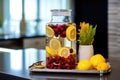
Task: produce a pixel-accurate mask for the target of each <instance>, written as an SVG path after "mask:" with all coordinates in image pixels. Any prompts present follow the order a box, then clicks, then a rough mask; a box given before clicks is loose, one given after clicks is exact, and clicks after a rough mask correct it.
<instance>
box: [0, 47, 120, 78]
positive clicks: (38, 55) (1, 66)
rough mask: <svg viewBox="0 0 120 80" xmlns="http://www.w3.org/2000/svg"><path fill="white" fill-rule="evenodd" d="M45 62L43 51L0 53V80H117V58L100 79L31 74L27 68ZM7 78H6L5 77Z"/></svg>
mask: <svg viewBox="0 0 120 80" xmlns="http://www.w3.org/2000/svg"><path fill="white" fill-rule="evenodd" d="M39 60H45V50H44V49H39V50H38V49H34V48H29V49H22V50H10V51H9V52H0V79H3V80H8V76H9V80H29V79H31V80H119V79H120V75H119V72H120V69H119V67H120V64H119V61H120V59H119V58H114V57H110V58H109V61H110V64H111V66H112V71H111V73H109V74H105V75H103V76H102V77H100V75H98V74H96V75H95V74H74V73H69V74H68V73H31V72H30V71H29V69H28V67H29V66H30V65H31V64H33V63H34V62H37V61H39ZM6 76H7V77H6ZM11 76H12V77H11Z"/></svg>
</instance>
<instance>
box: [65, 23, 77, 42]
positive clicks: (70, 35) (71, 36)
mask: <svg viewBox="0 0 120 80" xmlns="http://www.w3.org/2000/svg"><path fill="white" fill-rule="evenodd" d="M66 37H67V39H68V40H69V41H75V40H76V27H75V26H74V25H70V26H69V27H68V28H67V30H66Z"/></svg>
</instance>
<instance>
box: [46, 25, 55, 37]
mask: <svg viewBox="0 0 120 80" xmlns="http://www.w3.org/2000/svg"><path fill="white" fill-rule="evenodd" d="M54 34H55V32H54V30H53V29H52V28H51V27H50V26H47V27H46V35H47V37H53V36H54Z"/></svg>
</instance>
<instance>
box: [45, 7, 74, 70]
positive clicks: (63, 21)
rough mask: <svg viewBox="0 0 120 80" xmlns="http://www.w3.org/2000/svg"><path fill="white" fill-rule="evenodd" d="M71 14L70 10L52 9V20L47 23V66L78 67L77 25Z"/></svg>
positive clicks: (53, 67)
mask: <svg viewBox="0 0 120 80" xmlns="http://www.w3.org/2000/svg"><path fill="white" fill-rule="evenodd" d="M70 16H71V12H70V10H64V9H62V10H52V20H51V22H50V23H48V24H47V25H46V36H47V39H46V42H47V43H46V64H47V68H50V69H75V68H76V25H75V23H72V22H71V19H70Z"/></svg>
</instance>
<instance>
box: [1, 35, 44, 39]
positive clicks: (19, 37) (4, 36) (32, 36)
mask: <svg viewBox="0 0 120 80" xmlns="http://www.w3.org/2000/svg"><path fill="white" fill-rule="evenodd" d="M35 37H45V35H40V34H25V35H20V34H0V41H3V40H15V39H22V38H35Z"/></svg>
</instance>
